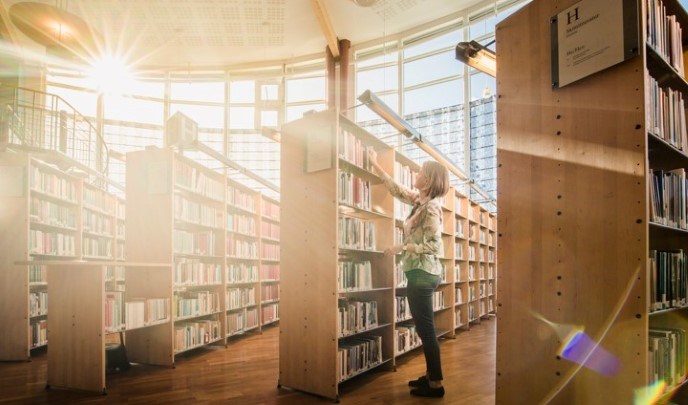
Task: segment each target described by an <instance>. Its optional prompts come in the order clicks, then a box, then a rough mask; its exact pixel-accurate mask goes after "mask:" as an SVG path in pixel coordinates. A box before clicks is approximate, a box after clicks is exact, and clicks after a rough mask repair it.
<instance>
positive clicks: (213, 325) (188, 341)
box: [174, 319, 222, 353]
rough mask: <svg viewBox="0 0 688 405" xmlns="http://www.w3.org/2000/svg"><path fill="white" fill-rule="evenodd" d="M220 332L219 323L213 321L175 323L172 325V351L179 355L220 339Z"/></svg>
mask: <svg viewBox="0 0 688 405" xmlns="http://www.w3.org/2000/svg"><path fill="white" fill-rule="evenodd" d="M220 330H221V325H220V321H217V320H213V319H209V320H202V321H196V322H179V323H176V324H175V325H174V351H175V353H179V352H182V351H184V350H188V349H192V348H194V347H197V346H201V345H205V344H208V343H210V342H213V341H216V340H218V339H221V338H222V335H221V332H220Z"/></svg>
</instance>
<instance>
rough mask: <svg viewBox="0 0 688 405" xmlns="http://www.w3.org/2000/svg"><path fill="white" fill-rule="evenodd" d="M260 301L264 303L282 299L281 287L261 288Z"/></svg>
mask: <svg viewBox="0 0 688 405" xmlns="http://www.w3.org/2000/svg"><path fill="white" fill-rule="evenodd" d="M260 299H261V301H262V302H265V301H275V300H278V299H280V290H279V285H277V284H265V285H261V286H260Z"/></svg>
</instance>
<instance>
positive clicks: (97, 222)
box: [81, 209, 114, 238]
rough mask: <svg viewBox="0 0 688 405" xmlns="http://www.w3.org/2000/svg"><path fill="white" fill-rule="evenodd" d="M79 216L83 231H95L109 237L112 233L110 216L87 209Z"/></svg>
mask: <svg viewBox="0 0 688 405" xmlns="http://www.w3.org/2000/svg"><path fill="white" fill-rule="evenodd" d="M81 218H82V223H83V226H82V228H83V231H84V232H90V233H95V234H99V235H102V236H106V237H109V238H111V237H112V235H114V227H113V226H112V218H110V217H106V216H103V214H101V213H99V212H93V211H90V210H87V209H84V212H83V213H82V215H81Z"/></svg>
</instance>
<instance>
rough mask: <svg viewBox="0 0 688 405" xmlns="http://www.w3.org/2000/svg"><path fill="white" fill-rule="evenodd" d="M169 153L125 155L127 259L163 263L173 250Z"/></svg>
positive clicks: (172, 169)
mask: <svg viewBox="0 0 688 405" xmlns="http://www.w3.org/2000/svg"><path fill="white" fill-rule="evenodd" d="M173 158H174V157H173V151H172V150H171V149H169V148H164V149H148V150H143V151H139V152H130V153H128V154H127V204H126V225H125V228H126V232H127V238H126V242H125V243H126V246H125V250H126V252H127V259H128V260H132V261H138V262H159V263H160V262H161V263H167V262H171V260H172V249H173V239H172V238H173V233H174V232H173V225H174V218H173V215H174V214H173V213H174V210H173V181H174V180H173V179H174V175H173V171H174V165H173Z"/></svg>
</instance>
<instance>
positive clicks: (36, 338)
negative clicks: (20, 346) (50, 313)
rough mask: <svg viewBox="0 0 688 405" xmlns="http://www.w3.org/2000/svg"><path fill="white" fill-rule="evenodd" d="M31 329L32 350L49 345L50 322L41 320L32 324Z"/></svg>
mask: <svg viewBox="0 0 688 405" xmlns="http://www.w3.org/2000/svg"><path fill="white" fill-rule="evenodd" d="M29 328H30V334H31V347H32V348H34V347H39V346H44V345H47V344H48V320H46V319H41V320H38V321H36V322H31V324H30V326H29Z"/></svg>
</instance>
